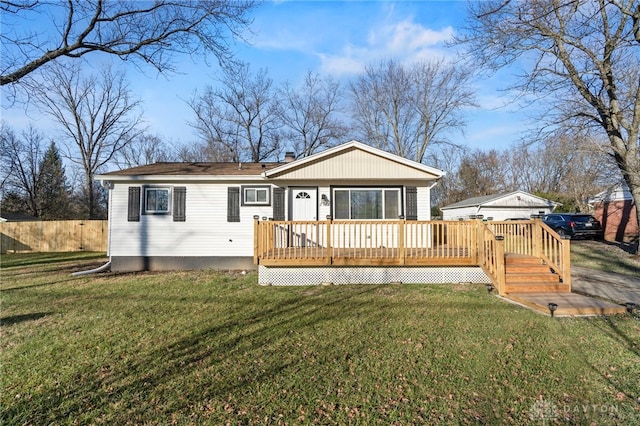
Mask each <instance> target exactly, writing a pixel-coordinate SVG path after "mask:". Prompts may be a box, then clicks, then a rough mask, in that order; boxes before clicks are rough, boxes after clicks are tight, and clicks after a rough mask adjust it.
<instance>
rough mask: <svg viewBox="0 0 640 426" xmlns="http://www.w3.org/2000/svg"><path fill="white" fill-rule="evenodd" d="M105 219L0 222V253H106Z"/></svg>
mask: <svg viewBox="0 0 640 426" xmlns="http://www.w3.org/2000/svg"><path fill="white" fill-rule="evenodd" d="M107 223H108V222H107V221H106V220H59V221H30V222H4V223H0V233H1V234H2V241H1V244H0V252H1V253H15V252H30V251H32V252H64V251H107Z"/></svg>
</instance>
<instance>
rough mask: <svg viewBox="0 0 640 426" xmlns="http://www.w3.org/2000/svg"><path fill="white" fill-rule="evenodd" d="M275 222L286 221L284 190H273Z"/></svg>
mask: <svg viewBox="0 0 640 426" xmlns="http://www.w3.org/2000/svg"><path fill="white" fill-rule="evenodd" d="M273 220H285V217H284V188H273Z"/></svg>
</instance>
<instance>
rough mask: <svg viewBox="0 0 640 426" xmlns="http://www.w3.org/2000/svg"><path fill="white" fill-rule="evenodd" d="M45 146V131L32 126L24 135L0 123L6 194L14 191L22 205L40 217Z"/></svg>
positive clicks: (0, 149)
mask: <svg viewBox="0 0 640 426" xmlns="http://www.w3.org/2000/svg"><path fill="white" fill-rule="evenodd" d="M45 150H46V147H45V146H44V135H43V134H42V133H41V132H39V131H38V130H37V129H35V128H34V127H33V126H29V127H28V128H27V129H26V130H24V131H23V132H22V135H21V136H18V135H16V134H15V132H14V131H13V129H12V128H11V127H9V126H8V125H7V124H6V123H5V122H2V124H1V126H0V153H1V154H0V155H1V159H0V160H1V162H0V164H1V165H2V169H3V171H2V193H3V198H4V197H5V196H6V195H8V194H14V195H15V196H17V197H18V198H20V204H21V208H22V209H25V210H26V212H27V213H29V214H31V215H33V216H36V217H39V216H40V203H39V199H38V194H39V184H40V180H39V174H40V164H41V162H42V160H43V157H44V154H45Z"/></svg>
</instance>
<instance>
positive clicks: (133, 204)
mask: <svg viewBox="0 0 640 426" xmlns="http://www.w3.org/2000/svg"><path fill="white" fill-rule="evenodd" d="M128 210H129V211H128V214H127V220H128V221H129V222H140V187H139V186H130V187H129V202H128Z"/></svg>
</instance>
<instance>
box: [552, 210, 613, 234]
mask: <svg viewBox="0 0 640 426" xmlns="http://www.w3.org/2000/svg"><path fill="white" fill-rule="evenodd" d="M542 220H543V222H544V223H545V224H547V225H548V226H549V227H550V228H551V229H553V230H554V231H556V232H557V233H558V234H560V236H561V237H564V236H567V237H570V238H574V237H576V238H578V237H585V238H602V226H600V222H598V221H597V220H596V218H595V217H593V216H591V215H590V214H581V213H575V214H571V213H553V214H548V215H546V216H544V218H542Z"/></svg>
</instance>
